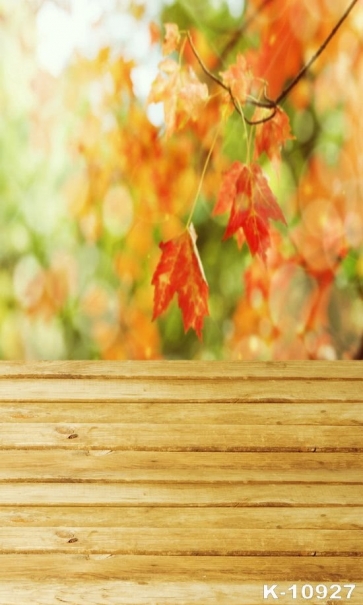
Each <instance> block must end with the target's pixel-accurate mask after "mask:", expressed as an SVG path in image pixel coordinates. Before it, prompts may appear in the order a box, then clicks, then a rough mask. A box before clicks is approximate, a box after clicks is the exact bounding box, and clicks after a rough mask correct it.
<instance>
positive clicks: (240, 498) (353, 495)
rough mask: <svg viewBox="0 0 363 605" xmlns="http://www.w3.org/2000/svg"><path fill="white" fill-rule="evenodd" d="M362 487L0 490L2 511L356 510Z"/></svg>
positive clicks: (27, 486)
mask: <svg viewBox="0 0 363 605" xmlns="http://www.w3.org/2000/svg"><path fill="white" fill-rule="evenodd" d="M362 494H363V490H362V486H361V485H335V486H333V487H332V486H331V485H319V484H318V485H304V484H298V485H294V484H284V483H283V484H278V483H277V484H274V483H271V484H268V485H266V484H264V485H255V484H252V485H250V484H236V483H231V484H230V483H226V484H221V483H216V484H210V485H208V484H206V485H203V486H200V485H194V484H174V485H168V484H164V483H160V484H150V485H149V484H136V485H135V484H127V483H126V484H112V483H111V484H106V485H103V484H88V483H69V484H67V488H66V489H65V486H64V485H63V484H61V483H7V484H0V503H1V506H24V505H26V506H63V505H65V506H87V505H91V506H115V505H119V506H200V507H204V506H232V507H233V506H261V507H264V506H313V507H321V506H322V507H326V506H359V507H362V504H363V498H362Z"/></svg>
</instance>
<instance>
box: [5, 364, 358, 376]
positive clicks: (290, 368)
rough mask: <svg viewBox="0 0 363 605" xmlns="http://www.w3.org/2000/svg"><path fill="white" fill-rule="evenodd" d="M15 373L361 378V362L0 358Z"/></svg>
mask: <svg viewBox="0 0 363 605" xmlns="http://www.w3.org/2000/svg"><path fill="white" fill-rule="evenodd" d="M12 377H16V378H18V379H19V380H22V379H23V378H25V377H29V378H31V377H35V378H42V379H45V378H51V377H63V378H65V379H70V378H74V377H83V378H88V377H93V378H105V379H107V380H112V379H114V378H133V379H134V378H137V379H139V378H151V379H154V378H155V377H163V378H172V379H174V378H182V379H183V380H186V381H188V380H193V381H194V380H195V379H199V378H201V377H202V378H203V379H210V380H214V379H215V378H218V377H220V378H225V377H229V378H230V379H231V380H234V379H236V378H241V377H242V378H244V379H245V380H249V381H250V380H252V381H255V380H260V379H269V380H271V379H273V380H282V381H285V380H286V379H289V378H295V379H297V380H301V379H310V380H318V381H325V380H327V379H328V377H334V379H342V380H358V381H363V372H362V362H361V361H354V360H347V361H324V360H321V361H314V362H311V361H299V360H296V361H294V360H291V361H290V360H289V361H267V362H264V361H247V362H244V361H210V360H208V361H203V360H198V361H197V362H195V361H186V360H168V361H167V362H165V360H160V361H158V360H155V361H154V360H152V361H147V362H143V361H141V362H140V361H134V360H125V361H120V362H118V361H62V360H59V361H33V362H23V361H2V362H1V365H0V380H1V379H6V380H7V379H9V378H12Z"/></svg>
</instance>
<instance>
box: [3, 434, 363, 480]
mask: <svg viewBox="0 0 363 605" xmlns="http://www.w3.org/2000/svg"><path fill="white" fill-rule="evenodd" d="M71 441H72V440H71ZM362 469H363V454H361V453H342V452H339V453H337V452H334V453H319V452H318V453H304V452H302V453H296V452H291V453H290V452H289V453H288V455H287V454H286V453H281V452H268V453H265V452H253V453H251V452H155V451H151V452H145V451H138V452H135V451H113V450H64V449H62V450H60V449H59V450H53V451H49V450H47V449H46V450H29V449H27V450H23V449H20V450H14V449H11V450H10V449H9V450H2V451H0V482H7V481H28V482H48V481H52V482H60V481H62V482H71V483H74V482H97V481H99V482H103V483H107V482H110V483H114V482H116V483H123V482H140V481H141V482H147V483H151V482H163V483H185V482H188V483H199V484H204V483H210V482H213V483H216V482H226V481H233V482H239V483H256V482H257V483H271V482H274V483H286V482H288V483H309V484H312V483H330V484H332V483H335V484H336V483H342V484H343V483H360V484H363V470H362Z"/></svg>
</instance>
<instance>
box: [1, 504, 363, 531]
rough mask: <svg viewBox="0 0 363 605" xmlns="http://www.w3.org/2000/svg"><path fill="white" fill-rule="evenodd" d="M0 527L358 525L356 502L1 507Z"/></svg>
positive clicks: (361, 514)
mask: <svg viewBox="0 0 363 605" xmlns="http://www.w3.org/2000/svg"><path fill="white" fill-rule="evenodd" d="M0 526H1V527H19V528H21V527H24V528H29V527H64V526H68V527H72V526H74V527H88V526H93V527H134V528H143V527H159V528H189V529H193V528H195V527H199V528H200V527H208V528H210V529H211V528H237V529H310V530H311V529H331V530H332V529H334V530H342V529H344V530H348V529H353V530H357V529H360V530H363V511H362V508H361V507H335V508H328V507H321V508H317V509H314V508H304V507H294V508H287V507H285V508H282V507H278V506H276V507H271V508H268V507H263V508H262V507H256V508H252V507H250V508H243V507H229V508H227V507H225V508H224V507H214V506H213V505H212V506H211V507H210V508H203V509H200V508H186V507H174V508H170V507H167V506H158V507H147V506H143V507H138V506H131V507H129V506H99V507H95V506H79V507H72V506H68V507H64V506H63V507H56V506H55V507H49V506H37V507H29V506H21V507H15V508H12V507H0Z"/></svg>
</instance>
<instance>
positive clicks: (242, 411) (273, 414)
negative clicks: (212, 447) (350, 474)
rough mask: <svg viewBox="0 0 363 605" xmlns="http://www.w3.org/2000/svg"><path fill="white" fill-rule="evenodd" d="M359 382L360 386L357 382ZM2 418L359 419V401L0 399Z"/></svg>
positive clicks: (347, 422)
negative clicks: (180, 403) (38, 400)
mask: <svg viewBox="0 0 363 605" xmlns="http://www.w3.org/2000/svg"><path fill="white" fill-rule="evenodd" d="M362 388H363V387H362ZM0 417H1V421H2V422H9V423H14V422H16V423H17V424H24V423H27V422H66V423H71V422H79V420H80V419H82V422H85V423H89V422H92V423H114V422H120V423H121V422H122V423H128V422H130V423H134V424H135V423H138V424H150V423H164V424H169V423H170V424H176V423H178V422H180V423H183V424H244V425H246V426H250V425H255V424H258V425H262V424H269V425H276V424H282V425H285V424H286V425H293V424H304V425H307V424H314V425H319V426H320V425H331V426H333V425H338V426H354V425H356V426H360V425H363V405H362V403H352V402H345V403H341V402H339V403H337V402H335V403H334V402H333V403H332V402H329V403H328V404H327V403H299V402H294V403H293V404H291V403H254V404H253V405H251V403H228V402H224V403H213V404H211V405H205V403H187V402H186V403H183V405H182V406H177V405H175V404H174V403H169V402H164V403H154V402H149V403H130V402H117V403H110V402H103V403H102V405H95V404H94V403H90V402H80V401H67V402H57V405H56V406H55V405H54V402H52V403H49V402H47V401H45V402H42V403H39V402H37V401H32V402H3V401H0Z"/></svg>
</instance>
